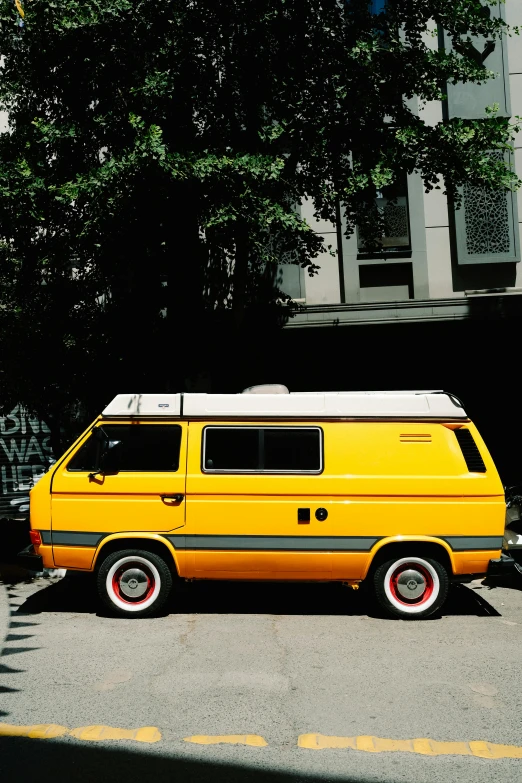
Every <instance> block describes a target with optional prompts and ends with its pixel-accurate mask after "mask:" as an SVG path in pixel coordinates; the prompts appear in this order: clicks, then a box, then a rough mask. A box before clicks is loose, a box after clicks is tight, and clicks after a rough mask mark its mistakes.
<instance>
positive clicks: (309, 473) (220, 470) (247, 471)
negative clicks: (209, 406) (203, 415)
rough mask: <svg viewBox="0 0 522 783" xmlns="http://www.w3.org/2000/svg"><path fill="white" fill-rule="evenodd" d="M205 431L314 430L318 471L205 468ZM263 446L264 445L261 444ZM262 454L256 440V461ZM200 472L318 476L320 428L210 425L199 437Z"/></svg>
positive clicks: (321, 468) (321, 446)
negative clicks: (317, 451)
mask: <svg viewBox="0 0 522 783" xmlns="http://www.w3.org/2000/svg"><path fill="white" fill-rule="evenodd" d="M207 430H258V431H259V430H291V431H295V430H314V431H316V432H318V433H319V469H318V470H275V469H271V470H267V469H265V468H257V469H256V470H252V469H250V468H246V469H244V470H243V469H241V468H207V467H205V456H206V446H207ZM263 446H264V444H263ZM262 452H263V455H264V447H263V448H262V449H261V448H260V445H259V440H258V460H259V459H260V457H261V453H262ZM200 467H201V472H202V473H207V474H209V475H228V476H233V475H238V474H239V475H250V476H267V475H268V476H270V475H290V476H292V475H293V476H319V475H320V474H321V473H323V472H324V432H323V429H322V427H318V426H315V425H312V426H306V425H299V426H288V425H283V426H279V427H278V426H273V425H272V426H270V425H265V424H262V425H259V424H256V425H241V424H240V425H237V426H236V425H233V424H232V425H228V424H227V425H219V424H210V425H208V426H206V427H204V428H203V432H202V437H201V465H200Z"/></svg>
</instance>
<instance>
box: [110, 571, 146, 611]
mask: <svg viewBox="0 0 522 783" xmlns="http://www.w3.org/2000/svg"><path fill="white" fill-rule="evenodd" d="M131 569H138V570H139V571H141V572H142V573H143V574H144V575H145V577H146V579H147V586H146V589H145V593H144V594H142V595H140V596H139V598H136V599H132V598H130V597H129V596H128V595H125V594H124V593H123V592H122V589H121V579H122V577H123V575H124V574H125V573H126V572H127V571H130V570H131ZM155 586H156V581H155V579H154V575H153V574H152V572H151V571H150V569H149V568H147V566H146V565H145V564H144V563H133V562H128V563H124V564H123V565H122V566H120V567H119V568H118V569H116V571H115V572H114V575H113V577H112V589H113V591H114V594H115V595H116V596H117V598H118V600H119V601H123V602H124V603H126V604H132V606H137V605H138V604H143V603H145V601H148V600H149V598H150V597H151V595H152V593H153V592H154V588H155Z"/></svg>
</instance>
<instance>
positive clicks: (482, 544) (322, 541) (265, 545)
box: [41, 530, 502, 552]
mask: <svg viewBox="0 0 522 783" xmlns="http://www.w3.org/2000/svg"><path fill="white" fill-rule="evenodd" d="M41 535H42V541H43V543H44V544H50V543H51V536H52V544H53V545H54V546H92V547H95V546H98V544H99V543H100V541H101V540H102V538H105V537H106V536H109V535H110V533H88V532H75V531H69V530H58V531H53V532H52V534H51V531H49V530H42V531H41ZM383 537H384V536H227V535H223V536H219V535H214V536H205V535H189V536H187V535H185V534H183V533H179V534H173V535H167V536H164V538H167V539H168V540H169V541H170V542H171V544H173V546H175V547H176V548H177V549H206V550H250V551H256V550H257V551H272V552H277V551H283V552H284V551H292V550H293V551H299V552H369V551H370V550H371V549H372V548H373V547H374V546H375V544H376V543H377V541H380V540H381V539H382V538H383ZM434 538H440V539H442V540H443V541H446V543H448V544H449V545H450V547H451V548H452V549H453V550H454V551H455V552H463V551H467V550H473V549H474V550H480V549H501V548H502V536H434Z"/></svg>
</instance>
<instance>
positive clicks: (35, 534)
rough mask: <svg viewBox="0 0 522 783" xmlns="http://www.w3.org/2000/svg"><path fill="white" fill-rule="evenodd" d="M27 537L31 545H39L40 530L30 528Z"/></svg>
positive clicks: (40, 538)
mask: <svg viewBox="0 0 522 783" xmlns="http://www.w3.org/2000/svg"><path fill="white" fill-rule="evenodd" d="M29 538H30V539H31V544H32V545H33V546H41V543H42V536H41V535H40V531H39V530H30V531H29Z"/></svg>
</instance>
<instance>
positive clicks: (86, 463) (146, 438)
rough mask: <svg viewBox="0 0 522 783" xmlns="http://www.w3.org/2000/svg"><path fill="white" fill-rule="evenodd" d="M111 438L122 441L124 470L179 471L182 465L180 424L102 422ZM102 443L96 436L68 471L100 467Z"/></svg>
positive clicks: (121, 458)
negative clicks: (180, 460) (180, 463)
mask: <svg viewBox="0 0 522 783" xmlns="http://www.w3.org/2000/svg"><path fill="white" fill-rule="evenodd" d="M102 428H103V431H104V432H105V433H106V435H107V437H108V439H109V440H112V441H122V448H121V457H120V471H128V472H147V471H151V472H152V471H153V472H155V473H157V472H175V471H177V470H178V468H179V451H180V445H181V427H180V426H178V425H176V424H168V425H165V424H105V425H103V424H102ZM99 458H100V442H99V441H98V440H96V439H95V438H94V437H93V436H92V435H91V436H90V437H89V439H88V440H87V441H86V442H85V443H84V444H83V446H82V447H81V448H80V449H79V450H78V451H77V452H76V454H75V455H74V456H73V458H72V459H71V460H70V462H69V464H68V465H67V470H68V471H93V470H97V469H98V465H99Z"/></svg>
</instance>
